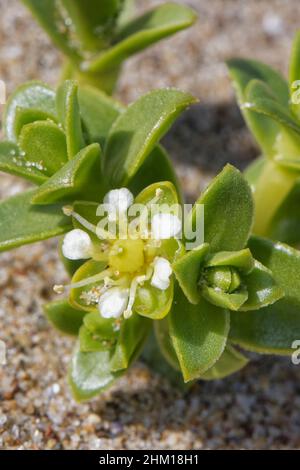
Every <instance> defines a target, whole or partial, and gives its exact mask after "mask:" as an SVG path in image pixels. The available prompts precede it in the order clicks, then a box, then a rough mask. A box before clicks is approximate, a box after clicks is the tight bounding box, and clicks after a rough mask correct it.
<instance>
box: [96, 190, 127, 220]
mask: <svg viewBox="0 0 300 470" xmlns="http://www.w3.org/2000/svg"><path fill="white" fill-rule="evenodd" d="M133 200H134V197H133V194H132V193H131V192H130V191H129V189H127V188H120V189H112V190H111V191H109V192H108V193H107V194H106V196H105V197H104V200H103V202H104V203H105V204H108V205H109V206H110V207H111V214H109V219H110V220H116V219H117V217H118V215H119V214H125V212H126V211H127V209H128V208H129V207H130V206H131V204H132V203H133Z"/></svg>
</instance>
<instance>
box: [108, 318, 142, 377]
mask: <svg viewBox="0 0 300 470" xmlns="http://www.w3.org/2000/svg"><path fill="white" fill-rule="evenodd" d="M150 328H151V321H150V320H149V319H147V318H142V317H140V316H139V315H136V314H134V313H133V315H132V316H131V317H130V318H129V319H127V320H124V321H123V322H122V324H121V328H120V332H119V337H118V341H117V344H116V347H115V351H114V354H113V356H112V358H111V363H110V366H111V370H112V371H114V372H117V371H119V370H123V369H127V368H128V367H129V365H130V364H131V363H132V361H133V360H134V359H135V357H136V355H138V354H139V353H140V350H141V347H142V346H143V344H144V342H145V340H146V338H147V336H148V334H149V332H150Z"/></svg>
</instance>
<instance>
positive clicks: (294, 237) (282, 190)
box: [228, 33, 300, 245]
mask: <svg viewBox="0 0 300 470" xmlns="http://www.w3.org/2000/svg"><path fill="white" fill-rule="evenodd" d="M228 67H229V72H230V75H231V77H232V79H233V83H234V85H235V88H236V92H237V97H238V101H239V105H240V107H241V110H242V113H243V115H244V118H245V120H246V122H247V124H248V126H249V128H250V130H251V132H252V133H253V135H254V137H255V139H256V141H257V142H258V144H259V146H260V148H261V151H262V156H261V157H260V158H259V159H257V160H256V161H255V162H254V163H253V164H252V165H251V166H250V167H249V168H248V169H247V170H246V172H245V177H246V178H247V180H248V181H249V183H250V184H251V186H252V188H253V192H254V199H255V203H256V216H255V224H254V232H255V233H256V234H258V235H263V236H269V237H271V238H272V239H274V240H281V241H285V242H288V243H291V244H293V245H298V244H299V241H300V215H299V214H300V213H299V209H298V206H299V194H300V193H299V188H300V187H299V169H300V157H299V156H300V112H299V102H300V101H299V85H300V82H299V79H300V33H297V34H296V36H295V40H294V44H293V48H292V53H291V60H290V71H289V81H286V80H285V79H284V78H283V77H282V76H281V75H280V74H279V73H278V72H277V71H275V70H273V69H272V68H270V67H268V66H267V65H265V64H263V63H261V62H257V61H254V60H247V59H239V58H237V59H231V60H229V61H228Z"/></svg>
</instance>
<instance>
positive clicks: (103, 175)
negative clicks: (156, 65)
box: [0, 80, 300, 400]
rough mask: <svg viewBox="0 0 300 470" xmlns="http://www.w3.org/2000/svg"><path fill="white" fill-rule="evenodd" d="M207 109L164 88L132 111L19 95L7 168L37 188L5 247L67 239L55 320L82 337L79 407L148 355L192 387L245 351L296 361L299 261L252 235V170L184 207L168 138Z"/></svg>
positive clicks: (79, 91)
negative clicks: (193, 112)
mask: <svg viewBox="0 0 300 470" xmlns="http://www.w3.org/2000/svg"><path fill="white" fill-rule="evenodd" d="M194 101H195V100H194V98H193V97H192V96H191V95H189V94H187V93H183V92H181V91H178V90H175V89H165V90H153V91H151V92H150V93H148V94H146V95H144V96H142V97H141V98H139V99H138V100H137V101H136V102H134V103H132V104H131V105H130V106H129V107H128V108H125V107H123V106H121V105H120V104H119V103H117V102H116V101H114V100H112V99H111V98H108V97H107V96H106V95H104V94H103V93H102V92H100V91H99V90H97V89H95V88H92V87H89V86H79V87H78V85H77V83H76V82H74V81H72V80H71V81H70V80H69V81H66V82H64V83H63V84H61V85H60V86H59V88H58V89H57V91H56V92H55V91H53V90H52V89H51V88H49V87H48V86H47V85H45V84H43V83H41V82H30V83H27V84H25V85H22V86H21V87H19V88H18V89H17V90H16V92H15V93H14V94H13V95H12V96H11V97H10V99H9V100H8V103H7V106H6V109H5V113H4V130H5V135H6V139H7V140H5V141H3V142H1V143H0V169H1V171H6V172H8V173H12V174H14V175H17V176H20V177H22V178H25V179H26V180H28V181H29V182H31V183H33V184H34V185H35V187H33V188H30V189H29V190H27V191H25V192H23V193H21V194H18V195H16V196H13V197H11V198H9V199H7V200H4V201H2V202H1V203H0V250H1V251H4V250H8V249H11V248H14V247H17V246H21V245H24V244H26V243H33V242H36V241H39V240H44V239H47V238H50V237H56V236H60V235H64V237H63V238H62V240H61V242H60V244H59V252H60V256H61V259H62V261H63V263H64V265H65V267H66V270H67V272H68V273H69V274H70V276H71V278H72V279H71V282H70V284H67V285H56V286H54V290H55V292H56V295H63V293H64V292H65V293H66V295H65V296H64V297H62V298H60V297H59V298H57V299H55V300H53V301H52V302H50V303H48V304H47V305H46V306H45V313H46V316H47V318H48V319H49V321H50V323H52V324H53V326H54V327H55V328H57V329H58V330H60V331H61V332H62V333H65V334H70V335H73V336H75V337H76V338H77V341H76V346H75V351H74V355H73V358H72V362H71V365H70V371H69V381H70V384H71V388H72V391H73V394H74V396H75V398H76V399H78V400H84V399H89V398H91V397H92V396H94V395H96V394H98V393H100V392H101V391H102V390H104V389H105V388H106V387H108V386H109V385H110V384H111V383H113V382H114V381H115V380H116V379H118V378H119V377H120V376H121V375H122V374H124V373H125V372H126V370H127V369H128V367H129V366H130V365H131V364H132V362H133V361H134V360H135V359H136V358H137V357H138V356H139V355H140V354H142V357H143V360H145V361H146V362H147V363H148V364H151V366H152V367H153V368H154V369H155V370H158V371H160V372H161V373H163V374H164V375H166V376H168V377H169V378H170V380H171V381H173V382H174V383H176V384H179V385H180V386H183V384H184V382H189V383H192V382H193V381H194V380H195V379H198V378H200V379H204V380H210V379H214V378H221V377H225V376H226V375H229V374H231V373H233V372H235V371H237V370H239V369H240V368H242V367H243V366H244V365H246V364H247V362H248V358H247V356H245V355H244V354H242V352H241V350H240V348H243V349H245V350H250V351H257V352H263V353H271V354H290V353H291V351H292V343H293V341H294V340H295V339H297V338H299V335H300V322H299V312H300V295H299V292H300V277H299V268H300V254H299V252H298V251H296V250H295V249H293V248H290V247H289V246H287V245H284V244H281V243H278V242H277V243H275V242H272V241H270V240H266V239H263V238H258V237H253V236H251V229H252V223H253V217H254V205H253V200H252V193H251V190H250V187H249V185H248V183H247V182H246V180H245V178H244V177H243V175H242V174H241V173H240V172H239V171H238V170H237V169H235V168H234V167H232V166H230V165H227V166H226V167H225V168H224V169H223V171H222V172H221V173H220V174H219V175H218V176H217V177H216V178H214V179H213V180H212V182H211V184H210V185H209V186H208V188H207V189H206V190H205V191H204V193H203V194H202V195H201V196H200V198H199V200H198V201H197V202H196V203H195V205H194V207H193V208H192V210H191V211H190V212H189V213H188V214H187V215H185V213H184V211H183V210H182V209H183V206H182V204H183V198H182V194H181V190H180V185H179V183H178V180H177V178H176V175H175V172H174V170H173V167H172V164H171V162H170V159H169V157H168V155H167V153H166V151H165V150H164V149H163V147H162V146H161V145H160V144H159V140H160V138H161V137H162V136H163V135H164V134H165V133H166V132H167V130H168V129H169V127H170V126H171V124H172V123H173V122H174V120H175V119H176V117H177V116H178V115H179V114H180V113H181V112H182V111H183V110H185V109H186V108H187V107H188V106H190V105H192V104H193V103H194ZM136 208H139V212H138V217H137V212H135V210H136ZM203 209H204V216H205V218H204V226H203V225H202V224H200V225H199V224H198V222H199V220H200V221H201V220H202V218H201V217H200V218H198V215H199V214H203ZM198 219H199V220H198ZM113 229H114V230H113ZM199 234H200V236H198V235H199ZM291 275H292V276H293V283H291V282H290V276H291ZM53 295H54V294H53ZM182 377H183V379H182Z"/></svg>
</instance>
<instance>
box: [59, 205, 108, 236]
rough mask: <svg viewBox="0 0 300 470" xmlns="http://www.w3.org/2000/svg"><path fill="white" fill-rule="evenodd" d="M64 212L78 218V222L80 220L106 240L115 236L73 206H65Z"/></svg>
mask: <svg viewBox="0 0 300 470" xmlns="http://www.w3.org/2000/svg"><path fill="white" fill-rule="evenodd" d="M63 213H64V214H65V215H67V216H68V217H70V216H72V217H74V219H75V220H77V222H79V223H80V224H81V225H82V226H83V227H85V228H86V229H87V230H89V231H90V232H93V233H95V234H96V235H97V237H98V238H103V239H104V240H107V239H110V238H114V237H113V235H112V234H111V233H110V232H109V231H108V230H104V229H103V228H101V227H98V226H96V225H94V224H91V223H90V222H89V221H88V220H86V219H85V218H84V217H82V215H80V214H78V213H77V212H75V211H74V209H73V207H72V206H64V207H63Z"/></svg>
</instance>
